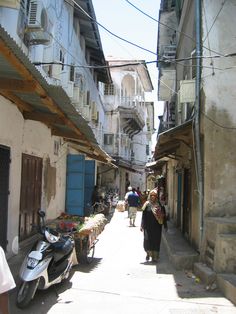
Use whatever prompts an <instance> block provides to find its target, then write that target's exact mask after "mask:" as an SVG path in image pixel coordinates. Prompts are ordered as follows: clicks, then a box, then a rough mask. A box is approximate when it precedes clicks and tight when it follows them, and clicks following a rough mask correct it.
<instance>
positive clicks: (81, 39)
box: [0, 0, 111, 255]
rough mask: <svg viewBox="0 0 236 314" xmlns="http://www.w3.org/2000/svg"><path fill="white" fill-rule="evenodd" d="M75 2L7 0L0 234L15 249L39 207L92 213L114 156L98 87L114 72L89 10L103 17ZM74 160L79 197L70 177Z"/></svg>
mask: <svg viewBox="0 0 236 314" xmlns="http://www.w3.org/2000/svg"><path fill="white" fill-rule="evenodd" d="M75 2H76V3H74V1H67V2H65V1H62V0H57V1H53V0H45V1H43V0H42V1H38V0H21V1H1V2H0V23H1V24H0V39H1V42H0V45H1V49H0V51H1V54H0V64H1V66H0V108H1V115H0V161H1V162H0V164H1V166H0V172H1V173H2V174H3V175H2V176H1V179H0V183H1V186H3V192H4V193H3V196H2V197H1V198H0V207H1V213H2V214H1V215H2V216H1V228H0V229H1V234H0V240H1V245H2V246H3V247H4V249H5V250H6V251H7V253H8V254H9V255H11V254H13V253H17V252H18V248H19V245H20V244H21V243H22V241H23V240H25V239H27V238H29V237H30V236H31V235H32V234H33V225H37V224H38V217H37V210H38V209H44V210H45V211H46V215H47V219H53V218H56V217H57V216H58V215H59V214H60V213H61V212H64V211H69V212H70V211H71V213H75V214H79V215H85V212H84V211H83V209H84V208H85V207H86V206H85V205H86V202H89V198H88V197H89V195H90V194H91V193H92V187H93V186H94V184H95V183H96V173H97V169H98V168H99V166H100V164H102V163H107V162H110V161H111V158H110V156H109V155H107V154H106V153H105V151H103V150H102V149H101V147H100V144H102V142H103V132H104V130H103V125H104V123H103V120H104V118H105V110H104V107H103V105H102V103H101V100H100V97H99V92H98V85H99V82H103V83H108V82H110V77H109V72H107V70H106V69H103V68H94V67H93V65H95V64H96V65H99V66H101V65H103V66H104V65H106V63H105V59H104V56H103V52H102V46H101V42H100V37H99V32H98V29H97V27H96V25H95V26H94V25H93V24H92V22H91V20H90V18H88V16H87V15H86V14H88V15H90V16H92V17H95V13H94V11H93V6H92V2H91V1H86V2H85V1H75ZM81 8H82V9H83V10H84V11H85V12H86V14H84V13H82V11H81ZM9 122H10V123H9ZM69 157H70V158H69ZM74 162H79V164H78V165H77V168H76V171H77V173H78V176H79V178H80V179H81V180H77V181H81V183H80V186H77V192H78V191H79V192H78V193H77V195H79V198H78V199H76V200H74V199H73V198H71V197H70V194H71V190H70V189H69V188H70V186H71V185H72V184H74V182H73V180H72V181H70V179H68V178H72V172H70V171H69V169H70V168H71V165H72V164H74ZM80 166H81V167H82V168H81V169H82V172H81V173H80V172H79V167H80ZM86 169H87V170H86ZM86 171H87V172H86ZM86 178H89V180H90V183H89V184H90V185H89V190H86V189H88V186H87V185H86V184H85V181H86ZM71 182H72V183H71ZM81 188H82V190H81ZM79 193H80V194H79ZM86 197H87V198H86ZM81 200H82V201H81ZM73 202H74V203H73ZM76 202H81V204H78V203H76ZM75 203H76V204H75ZM76 206H79V208H81V210H82V211H81V210H77V209H78V207H76ZM82 208H83V209H82Z"/></svg>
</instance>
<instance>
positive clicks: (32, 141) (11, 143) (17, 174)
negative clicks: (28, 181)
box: [0, 96, 67, 254]
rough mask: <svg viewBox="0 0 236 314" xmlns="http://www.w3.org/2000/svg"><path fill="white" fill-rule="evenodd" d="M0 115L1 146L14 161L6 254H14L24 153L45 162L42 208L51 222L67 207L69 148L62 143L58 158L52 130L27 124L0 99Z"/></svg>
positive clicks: (10, 185)
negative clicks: (13, 245)
mask: <svg viewBox="0 0 236 314" xmlns="http://www.w3.org/2000/svg"><path fill="white" fill-rule="evenodd" d="M0 111H1V115H0V144H1V145H4V146H7V147H9V148H10V157H11V163H10V174H9V191H10V194H9V199H8V233H7V240H8V247H7V251H8V254H12V243H13V241H14V239H15V241H14V243H16V240H17V238H18V223H19V218H18V217H19V210H20V208H19V206H20V189H21V158H22V153H25V154H29V155H33V156H37V157H41V158H42V159H43V179H42V181H43V182H42V200H41V208H42V209H44V210H46V214H47V219H52V218H55V217H57V216H58V215H59V214H60V213H61V212H62V211H64V207H65V186H66V152H67V148H66V146H65V145H63V142H62V141H61V140H60V141H59V142H60V143H61V144H60V145H59V149H58V152H57V154H55V150H54V141H58V140H59V138H57V137H54V136H51V132H50V129H48V128H47V127H46V126H45V125H43V124H42V123H39V122H35V121H31V120H24V118H23V117H22V115H21V113H20V111H19V110H18V109H17V107H16V106H15V105H13V104H12V103H10V102H9V101H8V100H6V99H5V98H3V97H1V96H0ZM6 117H7V119H6ZM17 241H18V240H17Z"/></svg>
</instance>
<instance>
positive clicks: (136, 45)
mask: <svg viewBox="0 0 236 314" xmlns="http://www.w3.org/2000/svg"><path fill="white" fill-rule="evenodd" d="M71 1H72V2H73V3H74V5H75V6H76V7H77V8H78V9H79V10H80V11H81V12H82V13H84V14H85V15H86V16H87V17H88V18H89V19H90V20H91V21H93V22H95V23H96V24H97V25H99V26H100V27H101V28H103V29H104V30H105V31H107V32H108V33H109V34H111V35H112V36H114V37H116V38H118V39H120V40H122V41H125V42H126V43H128V44H130V45H132V46H135V47H137V48H139V49H142V50H144V51H147V52H149V53H151V54H153V55H157V53H156V52H153V51H151V50H149V49H147V48H144V47H142V46H140V45H138V44H135V43H133V42H131V41H129V40H127V39H124V38H123V37H120V36H118V35H116V34H115V33H113V32H112V31H110V30H109V29H107V28H106V27H105V26H103V25H102V24H100V23H99V22H97V20H96V19H94V18H93V17H92V16H90V15H89V14H88V13H87V12H86V11H85V10H84V9H83V8H82V7H81V6H80V5H79V4H78V3H77V2H76V1H75V0H71ZM65 2H66V3H67V4H69V5H71V3H69V2H68V1H67V0H65Z"/></svg>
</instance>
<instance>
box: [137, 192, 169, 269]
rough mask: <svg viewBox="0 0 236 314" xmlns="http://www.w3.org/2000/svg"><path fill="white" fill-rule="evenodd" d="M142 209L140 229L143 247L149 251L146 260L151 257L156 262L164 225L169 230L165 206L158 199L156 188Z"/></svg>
mask: <svg viewBox="0 0 236 314" xmlns="http://www.w3.org/2000/svg"><path fill="white" fill-rule="evenodd" d="M142 209H143V214H142V220H141V228H140V230H141V231H143V235H144V241H143V247H144V250H145V252H146V253H147V255H146V261H149V259H150V257H151V258H152V262H154V263H156V262H157V260H158V257H159V252H160V245H161V233H162V225H164V228H165V229H166V230H167V223H166V213H165V207H164V206H162V205H161V203H160V202H159V201H158V194H157V191H156V190H152V191H151V192H150V194H149V200H147V201H146V202H145V203H144V205H143V207H142Z"/></svg>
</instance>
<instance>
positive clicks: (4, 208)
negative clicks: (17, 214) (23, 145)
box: [0, 145, 10, 250]
mask: <svg viewBox="0 0 236 314" xmlns="http://www.w3.org/2000/svg"><path fill="white" fill-rule="evenodd" d="M9 169H10V148H8V147H5V146H1V145H0V245H1V246H2V248H3V249H4V250H6V248H7V222H8V195H9Z"/></svg>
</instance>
